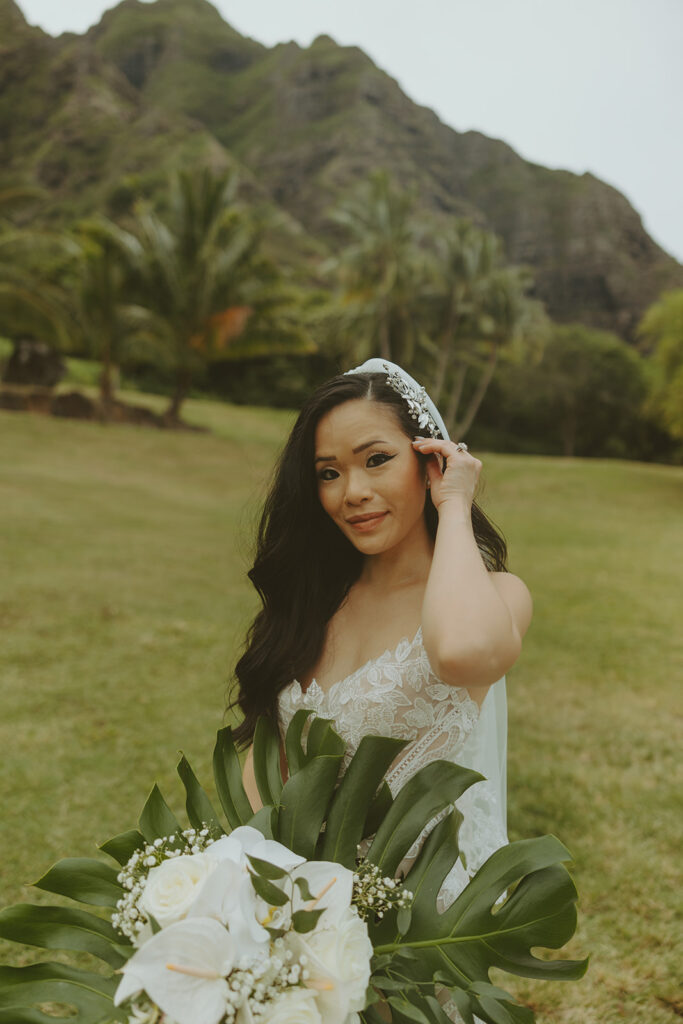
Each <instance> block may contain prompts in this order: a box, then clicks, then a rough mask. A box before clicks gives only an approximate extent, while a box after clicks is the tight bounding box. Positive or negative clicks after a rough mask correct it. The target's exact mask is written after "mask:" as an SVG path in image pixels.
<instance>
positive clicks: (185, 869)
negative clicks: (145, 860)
mask: <svg viewBox="0 0 683 1024" xmlns="http://www.w3.org/2000/svg"><path fill="white" fill-rule="evenodd" d="M214 868H215V863H214V861H211V860H209V859H208V857H207V856H206V854H204V853H195V854H184V855H182V856H180V857H172V858H170V859H169V860H164V861H162V862H161V864H157V866H156V867H153V868H152V869H151V871H150V872H149V875H148V876H147V882H146V883H145V888H144V889H143V892H142V896H141V898H140V906H141V908H142V910H144V911H145V913H147V914H151V915H152V917H153V918H154V919H155V921H157V922H158V924H159V926H160V927H161V928H167V927H168V926H169V925H171V924H176V923H177V922H178V921H181V920H182V919H183V918H184V917H185V915H186V914H187V912H188V910H189V909H190V907H191V906H192V904H193V903H194V901H195V899H196V898H197V895H198V894H199V891H200V889H201V887H202V886H203V885H204V882H205V881H206V879H207V877H208V876H209V875H210V874H211V872H212V871H213V870H214Z"/></svg>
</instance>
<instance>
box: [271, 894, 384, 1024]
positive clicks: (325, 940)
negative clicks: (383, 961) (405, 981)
mask: <svg viewBox="0 0 683 1024" xmlns="http://www.w3.org/2000/svg"><path fill="white" fill-rule="evenodd" d="M323 918H324V915H323V917H321V919H320V921H321V922H322V920H323ZM286 941H287V945H288V946H289V947H290V948H291V949H292V951H293V952H294V953H295V955H296V956H297V957H300V956H301V955H302V953H305V954H306V956H307V958H308V962H307V964H306V967H307V969H308V971H309V977H308V978H307V980H306V985H308V986H310V988H312V989H313V990H314V991H315V992H316V1000H317V1003H318V1007H319V1009H320V1013H321V1016H322V1019H323V1020H324V1021H325V1024H349V1022H350V1021H352V1020H353V1014H354V1013H356V1012H357V1011H358V1010H362V1009H364V1007H365V993H366V990H367V987H368V982H369V980H370V961H371V959H372V952H373V950H372V943H371V942H370V938H369V936H368V929H367V926H366V924H365V921H363V920H362V918H360V917H359V916H358V914H357V913H356V912H355V910H352V909H351V908H349V909H347V910H346V912H345V913H344V914H343V915H342V917H341V918H340V920H339V922H338V923H337V924H336V926H335V927H332V928H316V929H315V930H314V931H312V932H309V933H306V934H303V935H300V934H297V933H296V932H290V933H289V935H288V936H287V938H286ZM269 1024H270V1022H269Z"/></svg>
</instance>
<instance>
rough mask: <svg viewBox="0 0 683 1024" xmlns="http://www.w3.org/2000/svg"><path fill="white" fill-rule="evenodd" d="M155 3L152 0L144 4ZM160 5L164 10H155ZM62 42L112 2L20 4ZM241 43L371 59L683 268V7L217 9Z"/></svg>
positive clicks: (450, 0) (454, 122)
mask: <svg viewBox="0 0 683 1024" xmlns="http://www.w3.org/2000/svg"><path fill="white" fill-rule="evenodd" d="M145 2H150V0H145ZM152 2H153V0H152ZM18 3H19V6H20V7H21V9H22V10H23V12H24V14H25V15H26V17H27V19H28V21H29V22H30V23H31V24H34V25H40V26H41V27H42V28H43V29H45V31H47V32H50V33H51V34H52V35H58V34H59V33H60V32H64V31H67V30H70V31H73V32H84V31H85V30H86V29H87V28H88V27H89V26H90V25H92V24H94V23H95V22H97V21H99V19H100V17H101V15H102V12H103V11H105V10H106V9H107V8H109V7H114V6H116V4H115V3H113V2H107V0H60V2H56V0H18ZM214 6H216V7H217V8H218V10H219V11H220V12H221V14H222V15H223V17H224V18H225V20H226V21H228V22H230V24H231V25H233V26H234V27H235V28H236V29H238V31H240V32H242V33H243V34H245V35H250V36H253V37H254V38H255V39H258V40H259V41H260V42H263V43H266V44H267V45H273V44H274V43H278V42H285V41H288V40H290V39H295V40H296V41H297V42H298V43H299V44H300V45H302V46H308V45H309V44H310V43H311V41H312V40H313V39H315V37H316V36H317V35H320V34H322V33H326V34H327V35H330V36H332V38H333V39H335V40H336V41H337V42H338V43H341V44H353V45H356V46H360V47H361V48H362V49H363V50H365V52H366V53H367V54H369V55H370V56H371V57H372V59H373V60H374V61H375V62H376V63H377V64H378V65H379V66H380V67H381V68H383V69H384V70H385V71H387V72H388V73H389V74H390V75H392V76H393V77H394V78H396V79H398V81H399V83H400V84H401V86H402V88H403V89H404V91H405V92H406V93H407V94H408V96H410V97H411V99H413V100H415V101H416V102H418V103H422V104H424V105H425V106H429V107H431V108H432V109H433V110H435V111H436V113H437V114H438V115H439V116H440V117H441V119H442V120H443V121H445V122H446V123H447V124H449V125H451V126H452V127H453V128H456V129H457V130H458V131H467V130H468V129H471V128H474V129H476V130H477V131H480V132H483V133H484V134H485V135H489V136H492V137H494V138H498V139H503V140H504V141H505V142H507V143H508V144H509V145H510V146H512V147H513V149H515V150H516V151H517V152H518V153H519V154H520V155H521V156H523V157H525V158H526V159H527V160H532V161H534V162H535V163H539V164H544V165H545V166H546V167H563V168H566V169H568V170H571V171H576V172H577V173H579V174H581V173H583V172H584V171H591V172H592V173H593V174H595V175H596V176H597V177H599V178H602V179H603V180H604V181H606V182H608V183H609V184H611V185H614V186H615V187H616V188H618V189H619V190H620V191H621V192H623V193H624V194H625V195H626V197H627V198H628V199H629V200H630V202H631V203H632V204H633V206H634V207H635V208H636V210H637V211H638V213H639V214H640V215H641V216H642V218H643V221H644V224H645V227H646V229H647V230H648V231H649V232H650V234H651V235H652V236H653V238H654V239H655V240H656V241H657V242H659V244H660V245H662V246H663V247H664V248H665V249H666V250H667V251H668V252H670V253H671V254H672V255H674V256H676V257H677V258H678V259H679V260H681V261H683V201H682V199H681V191H682V182H683V127H682V125H683V117H682V115H681V107H682V106H683V59H682V57H681V55H682V53H683V0H571V2H569V0H419V2H417V3H416V2H414V0H412V2H410V3H408V2H407V0H214Z"/></svg>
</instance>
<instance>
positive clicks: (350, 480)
mask: <svg viewBox="0 0 683 1024" xmlns="http://www.w3.org/2000/svg"><path fill="white" fill-rule="evenodd" d="M371 497H372V489H371V487H370V483H369V481H368V477H367V473H365V472H364V471H363V470H362V469H360V468H355V467H354V468H353V469H352V470H351V472H350V473H349V475H348V477H347V478H346V492H345V494H344V500H345V501H346V503H347V505H360V504H362V503H363V502H364V501H368V500H369V499H370V498H371Z"/></svg>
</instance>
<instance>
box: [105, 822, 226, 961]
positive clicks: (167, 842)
mask: <svg viewBox="0 0 683 1024" xmlns="http://www.w3.org/2000/svg"><path fill="white" fill-rule="evenodd" d="M221 834H222V833H221V832H220V831H219V830H218V829H217V828H215V826H214V827H212V826H210V825H205V826H204V827H203V828H200V829H196V828H186V829H184V830H183V831H182V832H177V833H175V834H174V835H171V836H163V837H162V838H160V839H155V840H154V842H153V843H147V844H146V845H145V846H143V847H141V849H139V850H136V851H135V853H134V854H133V855H132V857H131V858H130V860H128V861H127V863H126V864H124V866H123V867H122V868H121V870H120V871H119V873H118V876H117V881H118V882H119V883H120V884H121V885H122V886H123V890H124V892H123V896H122V897H121V899H119V900H118V901H117V903H116V910H115V911H114V913H113V914H112V917H111V923H112V925H113V926H114V928H116V930H117V931H119V932H120V933H121V934H122V935H126V936H127V937H128V938H129V939H130V940H131V942H133V943H135V940H136V939H137V937H138V936H139V934H140V932H142V930H143V928H144V927H145V926H146V925H147V924H149V919H148V918H147V916H146V914H145V913H144V912H143V911H142V910H141V908H140V906H139V903H140V897H141V896H142V893H143V890H144V888H145V884H146V882H147V876H148V875H149V872H150V871H151V869H152V868H155V867H157V865H158V864H161V863H162V861H165V860H171V859H172V858H173V857H180V856H183V855H187V854H192V853H201V852H202V851H203V850H206V849H207V847H209V846H211V844H212V843H215V841H216V840H217V839H218V838H219V837H220V835H221Z"/></svg>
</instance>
